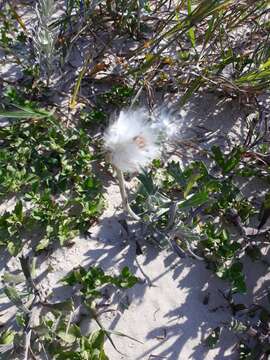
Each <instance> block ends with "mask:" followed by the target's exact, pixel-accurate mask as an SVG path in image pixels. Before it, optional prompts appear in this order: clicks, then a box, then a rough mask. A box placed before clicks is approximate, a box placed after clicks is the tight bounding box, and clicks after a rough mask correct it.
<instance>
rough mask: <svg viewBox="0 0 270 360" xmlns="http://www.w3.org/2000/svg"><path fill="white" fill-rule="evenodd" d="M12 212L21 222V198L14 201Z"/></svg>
mask: <svg viewBox="0 0 270 360" xmlns="http://www.w3.org/2000/svg"><path fill="white" fill-rule="evenodd" d="M14 213H15V214H16V216H17V219H18V220H19V222H20V223H22V221H23V205H22V201H21V200H20V201H18V202H17V203H16V206H15V209H14Z"/></svg>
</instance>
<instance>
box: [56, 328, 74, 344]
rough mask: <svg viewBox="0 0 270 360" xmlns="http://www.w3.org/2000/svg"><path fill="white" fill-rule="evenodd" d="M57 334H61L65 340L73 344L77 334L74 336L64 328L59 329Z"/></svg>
mask: <svg viewBox="0 0 270 360" xmlns="http://www.w3.org/2000/svg"><path fill="white" fill-rule="evenodd" d="M57 336H59V337H60V338H61V339H62V340H63V341H64V342H66V343H68V344H72V343H74V342H75V341H76V336H74V335H73V334H71V333H70V332H68V333H66V331H64V330H59V331H57Z"/></svg>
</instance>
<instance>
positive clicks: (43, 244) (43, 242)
mask: <svg viewBox="0 0 270 360" xmlns="http://www.w3.org/2000/svg"><path fill="white" fill-rule="evenodd" d="M49 243H50V239H49V238H47V237H45V238H43V239H42V240H40V242H39V244H38V245H37V246H36V249H35V250H36V251H42V250H45V249H46V248H47V247H48V246H49Z"/></svg>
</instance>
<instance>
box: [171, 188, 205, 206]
mask: <svg viewBox="0 0 270 360" xmlns="http://www.w3.org/2000/svg"><path fill="white" fill-rule="evenodd" d="M208 200H209V197H208V192H207V191H199V192H197V193H195V194H193V195H190V196H188V198H187V199H186V200H183V201H181V202H180V203H179V205H178V208H179V209H185V210H186V209H190V208H192V207H198V206H201V205H203V204H205V203H206V202H207V201H208Z"/></svg>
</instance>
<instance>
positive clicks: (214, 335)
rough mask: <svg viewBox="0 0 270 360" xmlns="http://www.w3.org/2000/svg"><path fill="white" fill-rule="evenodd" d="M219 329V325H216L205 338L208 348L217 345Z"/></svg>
mask: <svg viewBox="0 0 270 360" xmlns="http://www.w3.org/2000/svg"><path fill="white" fill-rule="evenodd" d="M220 330H221V329H220V327H219V326H217V327H216V328H215V329H213V330H212V331H211V333H210V335H208V336H207V338H206V339H205V344H206V345H207V346H208V347H209V349H213V348H214V347H215V346H216V345H217V343H218V341H219V337H220Z"/></svg>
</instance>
